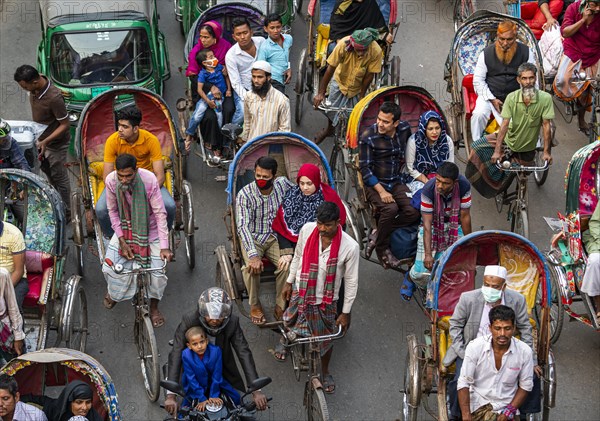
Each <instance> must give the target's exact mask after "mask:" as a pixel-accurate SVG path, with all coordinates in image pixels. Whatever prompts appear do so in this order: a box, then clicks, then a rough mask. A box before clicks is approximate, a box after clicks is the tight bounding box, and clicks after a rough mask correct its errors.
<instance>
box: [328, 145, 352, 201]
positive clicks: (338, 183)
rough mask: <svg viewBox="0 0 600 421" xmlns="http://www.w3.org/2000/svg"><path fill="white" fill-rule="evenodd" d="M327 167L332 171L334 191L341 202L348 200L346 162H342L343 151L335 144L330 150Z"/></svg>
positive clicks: (348, 189) (348, 187)
mask: <svg viewBox="0 0 600 421" xmlns="http://www.w3.org/2000/svg"><path fill="white" fill-rule="evenodd" d="M329 165H330V166H331V169H332V171H333V179H334V180H335V190H336V191H337V193H338V195H339V196H340V198H342V200H348V196H349V195H350V186H349V184H350V183H349V182H348V181H349V177H348V168H346V162H345V160H344V151H343V150H342V147H341V146H340V145H339V144H338V143H337V142H336V144H335V145H334V146H333V149H332V150H331V159H330V160H329Z"/></svg>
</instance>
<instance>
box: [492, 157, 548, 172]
mask: <svg viewBox="0 0 600 421" xmlns="http://www.w3.org/2000/svg"><path fill="white" fill-rule="evenodd" d="M496 168H498V169H499V170H502V171H505V172H524V171H545V170H546V169H548V161H544V165H542V166H541V167H528V166H526V165H520V164H514V163H512V162H510V161H503V162H502V163H500V160H497V161H496Z"/></svg>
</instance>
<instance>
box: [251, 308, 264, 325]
mask: <svg viewBox="0 0 600 421" xmlns="http://www.w3.org/2000/svg"><path fill="white" fill-rule="evenodd" d="M250 320H251V321H252V323H254V324H255V325H263V324H265V323H266V322H267V319H265V314H264V313H263V310H262V308H261V307H255V308H252V309H250Z"/></svg>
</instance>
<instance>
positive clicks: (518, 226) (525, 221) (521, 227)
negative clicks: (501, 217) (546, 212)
mask: <svg viewBox="0 0 600 421" xmlns="http://www.w3.org/2000/svg"><path fill="white" fill-rule="evenodd" d="M510 230H511V231H512V232H514V233H515V234H519V235H522V236H523V237H525V238H529V216H528V215H527V211H526V210H525V209H516V210H514V211H513V214H512V218H511V220H510Z"/></svg>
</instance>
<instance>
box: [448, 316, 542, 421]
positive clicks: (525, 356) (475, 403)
mask: <svg viewBox="0 0 600 421" xmlns="http://www.w3.org/2000/svg"><path fill="white" fill-rule="evenodd" d="M489 322H490V333H491V337H484V336H479V337H478V338H477V339H475V340H474V341H471V343H469V345H467V348H466V350H465V360H464V363H463V366H462V369H461V371H460V377H459V378H458V401H459V403H460V410H461V413H462V420H463V421H470V420H471V419H482V420H483V419H488V416H490V415H491V414H492V413H495V414H499V415H497V418H495V419H496V420H497V421H506V420H512V419H514V418H515V415H518V410H519V407H520V406H521V405H522V404H523V402H524V401H525V399H526V398H527V395H528V393H529V391H531V389H532V388H533V351H532V350H531V348H530V347H529V346H528V345H527V344H525V343H523V342H521V341H520V340H518V339H516V338H514V337H513V335H514V333H515V312H514V311H513V310H512V309H511V308H510V307H507V306H504V305H499V306H496V307H494V308H492V309H491V310H490V312H489ZM490 419H491V418H490Z"/></svg>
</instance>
